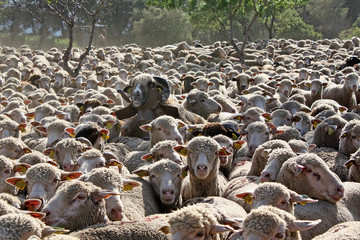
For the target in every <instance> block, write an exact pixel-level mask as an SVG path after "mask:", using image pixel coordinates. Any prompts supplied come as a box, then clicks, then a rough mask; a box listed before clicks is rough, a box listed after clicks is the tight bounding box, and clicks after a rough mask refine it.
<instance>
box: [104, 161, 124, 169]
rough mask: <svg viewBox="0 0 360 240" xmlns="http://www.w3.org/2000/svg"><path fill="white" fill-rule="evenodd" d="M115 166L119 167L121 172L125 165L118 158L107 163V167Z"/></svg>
mask: <svg viewBox="0 0 360 240" xmlns="http://www.w3.org/2000/svg"><path fill="white" fill-rule="evenodd" d="M114 166H115V167H118V169H119V172H121V169H122V167H123V165H122V163H121V162H119V161H118V160H116V159H110V160H109V162H108V163H107V165H106V167H114Z"/></svg>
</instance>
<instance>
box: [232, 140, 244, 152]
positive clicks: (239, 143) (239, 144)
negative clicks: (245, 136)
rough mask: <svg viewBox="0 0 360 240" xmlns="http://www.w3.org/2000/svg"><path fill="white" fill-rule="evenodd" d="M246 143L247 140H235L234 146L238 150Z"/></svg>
mask: <svg viewBox="0 0 360 240" xmlns="http://www.w3.org/2000/svg"><path fill="white" fill-rule="evenodd" d="M244 143H245V141H234V142H233V148H234V149H236V150H239V149H240V148H241V146H242V145H243V144H244Z"/></svg>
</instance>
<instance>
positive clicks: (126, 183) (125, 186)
mask: <svg viewBox="0 0 360 240" xmlns="http://www.w3.org/2000/svg"><path fill="white" fill-rule="evenodd" d="M138 186H140V183H139V182H137V181H132V180H128V179H123V183H122V187H121V188H122V190H124V191H130V190H132V189H133V188H134V187H138Z"/></svg>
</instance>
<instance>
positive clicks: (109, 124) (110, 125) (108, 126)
mask: <svg viewBox="0 0 360 240" xmlns="http://www.w3.org/2000/svg"><path fill="white" fill-rule="evenodd" d="M114 124H115V121H113V120H108V121H106V122H105V126H106V128H107V129H109V130H110V129H111V128H112V127H113V126H114Z"/></svg>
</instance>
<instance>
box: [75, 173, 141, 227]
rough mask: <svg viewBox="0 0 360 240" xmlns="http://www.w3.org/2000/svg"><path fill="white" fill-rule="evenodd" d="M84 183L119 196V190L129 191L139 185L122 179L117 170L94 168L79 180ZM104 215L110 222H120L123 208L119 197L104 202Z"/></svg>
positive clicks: (112, 197) (114, 196)
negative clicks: (105, 214) (89, 183)
mask: <svg viewBox="0 0 360 240" xmlns="http://www.w3.org/2000/svg"><path fill="white" fill-rule="evenodd" d="M79 180H81V181H84V182H91V183H93V184H94V185H95V186H98V187H100V188H102V189H108V190H111V191H113V192H116V193H118V194H120V192H121V190H122V189H123V191H127V190H131V189H132V188H133V187H136V186H138V185H139V184H140V183H138V182H136V181H131V180H127V179H125V178H123V177H122V176H121V175H120V174H119V172H118V171H117V170H114V169H108V168H96V169H93V170H91V171H90V172H89V173H88V174H85V175H83V176H81V178H80V179H79ZM105 201H106V213H107V216H108V217H109V219H110V220H112V221H121V220H122V219H123V217H124V216H123V215H124V206H123V203H122V201H121V199H120V195H113V196H111V197H109V198H107V199H106V200H105Z"/></svg>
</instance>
